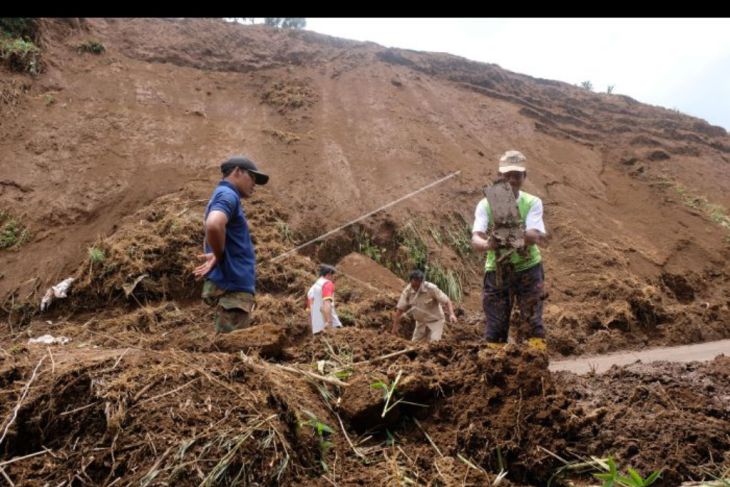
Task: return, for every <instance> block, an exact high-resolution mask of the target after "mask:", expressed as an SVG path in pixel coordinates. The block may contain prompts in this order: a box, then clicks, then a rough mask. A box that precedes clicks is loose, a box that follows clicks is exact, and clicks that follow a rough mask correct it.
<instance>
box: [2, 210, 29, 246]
mask: <svg viewBox="0 0 730 487" xmlns="http://www.w3.org/2000/svg"><path fill="white" fill-rule="evenodd" d="M30 237H31V234H30V231H28V229H27V228H26V227H25V226H24V225H23V224H22V223H20V222H19V221H18V220H17V219H15V218H14V217H12V216H11V215H10V214H9V213H7V212H5V211H2V210H0V250H5V249H13V248H18V247H20V246H21V245H23V244H24V243H26V242H28V241H29V240H30Z"/></svg>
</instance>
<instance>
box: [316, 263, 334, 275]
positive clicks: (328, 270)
mask: <svg viewBox="0 0 730 487" xmlns="http://www.w3.org/2000/svg"><path fill="white" fill-rule="evenodd" d="M335 272H337V271H336V269H335V267H334V266H331V265H329V264H321V265H320V266H319V275H320V276H326V275H327V274H334V273H335Z"/></svg>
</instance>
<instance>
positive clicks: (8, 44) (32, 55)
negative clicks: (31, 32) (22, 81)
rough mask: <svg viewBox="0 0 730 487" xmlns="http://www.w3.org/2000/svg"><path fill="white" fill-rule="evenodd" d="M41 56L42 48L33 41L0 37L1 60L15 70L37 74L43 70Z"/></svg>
mask: <svg viewBox="0 0 730 487" xmlns="http://www.w3.org/2000/svg"><path fill="white" fill-rule="evenodd" d="M40 57H41V50H40V49H39V48H38V46H36V45H35V44H33V42H31V41H27V40H25V39H21V38H9V37H0V60H2V61H3V62H4V63H5V64H6V65H7V66H8V67H9V68H10V69H12V70H13V71H19V72H28V73H30V74H32V75H34V76H35V75H37V74H38V73H40V70H41V69H40V68H41V64H40Z"/></svg>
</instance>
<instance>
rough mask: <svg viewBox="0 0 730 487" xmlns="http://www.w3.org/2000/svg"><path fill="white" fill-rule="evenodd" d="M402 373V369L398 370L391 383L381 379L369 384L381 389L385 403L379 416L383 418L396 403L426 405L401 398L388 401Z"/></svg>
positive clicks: (423, 406) (394, 392) (393, 393)
mask: <svg viewBox="0 0 730 487" xmlns="http://www.w3.org/2000/svg"><path fill="white" fill-rule="evenodd" d="M402 375H403V371H402V370H399V371H398V375H397V376H396V377H395V380H394V381H393V383H392V384H388V383H387V382H385V381H382V380H379V381H377V382H373V383H372V384H370V387H372V388H373V389H382V390H383V399H385V404H384V405H383V413H382V414H381V415H380V417H381V418H384V417H385V416H386V415H387V414H388V413H389V412H390V411H391V410H392V409H393V408H395V407H396V406H397V405H398V404H409V405H411V406H418V407H422V408H425V407H428V406H427V405H425V404H418V403H416V402H410V401H405V400H403V399H397V400H396V401H395V402H393V404H390V401H391V400H392V399H393V396H395V394H396V387H397V386H398V381H400V378H401V376H402Z"/></svg>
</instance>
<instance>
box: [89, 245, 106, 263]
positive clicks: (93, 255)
mask: <svg viewBox="0 0 730 487" xmlns="http://www.w3.org/2000/svg"><path fill="white" fill-rule="evenodd" d="M104 259H106V255H104V251H103V250H102V249H99V248H97V247H90V248H89V261H90V262H91V263H92V264H100V263H101V262H104Z"/></svg>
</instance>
